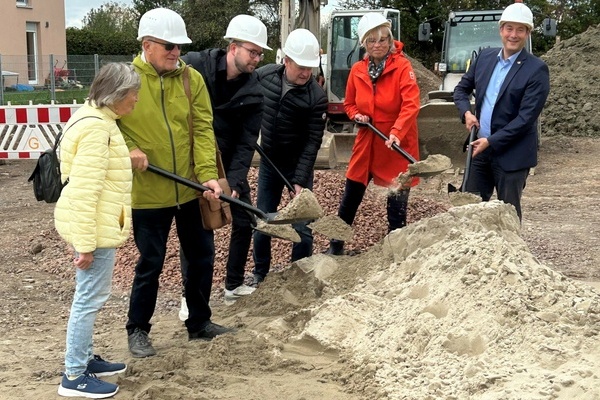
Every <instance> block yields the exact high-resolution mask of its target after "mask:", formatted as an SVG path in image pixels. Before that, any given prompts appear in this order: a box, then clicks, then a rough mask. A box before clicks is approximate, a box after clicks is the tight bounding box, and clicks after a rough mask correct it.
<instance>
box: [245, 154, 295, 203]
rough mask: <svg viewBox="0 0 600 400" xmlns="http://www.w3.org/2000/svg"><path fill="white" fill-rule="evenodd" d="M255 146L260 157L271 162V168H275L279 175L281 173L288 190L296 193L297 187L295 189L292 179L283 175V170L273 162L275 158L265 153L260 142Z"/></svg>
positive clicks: (280, 175) (268, 162)
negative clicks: (272, 158)
mask: <svg viewBox="0 0 600 400" xmlns="http://www.w3.org/2000/svg"><path fill="white" fill-rule="evenodd" d="M254 148H255V149H256V151H258V154H260V158H261V159H263V160H265V161H266V163H267V164H269V165H270V166H271V168H273V170H274V171H275V172H276V173H277V175H279V177H280V178H281V179H282V180H283V183H284V184H285V186H286V187H287V188H288V190H289V191H290V192H292V193H296V189H294V185H292V184H291V183H290V181H288V179H287V178H286V177H285V175H283V173H282V172H281V170H280V169H279V168H277V167H276V166H275V163H274V162H273V160H271V159H270V158H269V157H268V156H267V155H266V154H265V150H264V149H263V148H262V147H261V146H260V144H258V143H256V144H255V145H254Z"/></svg>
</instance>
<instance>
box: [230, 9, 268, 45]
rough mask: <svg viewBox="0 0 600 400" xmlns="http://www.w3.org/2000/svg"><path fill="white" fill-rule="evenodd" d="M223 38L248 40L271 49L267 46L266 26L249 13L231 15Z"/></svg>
mask: <svg viewBox="0 0 600 400" xmlns="http://www.w3.org/2000/svg"><path fill="white" fill-rule="evenodd" d="M223 39H227V40H240V41H242V42H250V43H254V44H255V45H257V46H260V47H262V48H263V49H267V50H271V48H270V47H269V46H267V27H266V26H265V24H263V23H262V21H261V20H260V19H258V18H256V17H253V16H251V15H245V14H240V15H236V16H235V17H233V18H232V19H231V21H229V25H228V26H227V32H225V36H223Z"/></svg>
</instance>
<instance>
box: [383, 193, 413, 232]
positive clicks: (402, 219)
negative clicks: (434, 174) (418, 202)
mask: <svg viewBox="0 0 600 400" xmlns="http://www.w3.org/2000/svg"><path fill="white" fill-rule="evenodd" d="M409 193H410V189H402V190H400V191H399V192H397V193H394V194H392V195H390V196H388V198H387V218H388V233H390V232H391V231H393V230H395V229H400V228H404V227H405V226H406V209H407V208H408V195H409Z"/></svg>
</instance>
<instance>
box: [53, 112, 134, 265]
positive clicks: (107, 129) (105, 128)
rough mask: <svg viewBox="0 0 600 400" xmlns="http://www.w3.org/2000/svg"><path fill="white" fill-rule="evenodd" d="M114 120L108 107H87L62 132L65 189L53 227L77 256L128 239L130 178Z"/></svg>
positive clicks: (120, 137) (125, 156)
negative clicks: (71, 246) (73, 249)
mask: <svg viewBox="0 0 600 400" xmlns="http://www.w3.org/2000/svg"><path fill="white" fill-rule="evenodd" d="M117 118H118V115H117V114H115V113H114V112H112V111H111V110H110V109H109V108H107V107H103V108H97V107H95V106H93V105H89V104H87V103H86V104H85V105H83V106H82V107H81V108H79V109H78V110H77V111H76V112H75V114H73V116H71V118H70V119H69V122H67V124H66V125H65V128H64V130H63V132H65V133H64V137H63V138H62V141H61V142H60V145H59V156H60V160H61V161H60V168H61V174H62V180H63V182H64V181H66V180H67V178H68V179H69V183H68V184H67V186H65V187H64V188H63V190H62V193H61V195H60V198H59V199H58V202H57V203H56V208H55V209H54V225H55V226H56V230H57V231H58V233H59V234H60V236H61V237H62V238H63V239H64V240H66V241H67V242H68V243H70V244H72V245H73V247H74V248H75V250H76V251H77V252H79V253H90V252H92V251H94V250H96V249H97V248H115V247H117V246H119V245H121V244H123V242H125V240H127V238H128V236H129V230H130V227H131V187H132V179H133V175H132V172H131V160H130V159H129V150H128V149H127V145H126V144H125V140H124V139H123V136H122V135H121V131H120V130H119V128H118V127H117V123H116V119H117ZM71 126H72V127H71Z"/></svg>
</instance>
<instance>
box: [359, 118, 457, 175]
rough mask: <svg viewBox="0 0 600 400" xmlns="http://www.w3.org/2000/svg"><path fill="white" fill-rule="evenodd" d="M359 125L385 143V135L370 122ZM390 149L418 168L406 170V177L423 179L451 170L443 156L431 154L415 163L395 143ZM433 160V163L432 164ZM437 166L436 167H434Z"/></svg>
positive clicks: (448, 160) (447, 159)
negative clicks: (365, 127)
mask: <svg viewBox="0 0 600 400" xmlns="http://www.w3.org/2000/svg"><path fill="white" fill-rule="evenodd" d="M359 124H362V125H366V126H368V127H369V128H370V129H371V130H372V131H373V132H375V133H376V134H377V136H379V137H380V138H381V139H383V140H384V141H387V140H388V139H389V137H387V136H386V135H385V133H383V132H381V131H380V130H379V129H377V128H376V127H375V126H373V124H371V123H370V122H359ZM392 149H393V150H395V151H396V152H398V153H400V154H401V155H402V156H403V157H404V158H406V159H407V160H408V162H409V163H410V164H415V165H417V166H419V168H410V167H409V170H408V174H407V175H408V176H409V177H411V176H419V177H423V178H427V177H431V176H435V175H439V174H441V173H442V172H444V171H446V170H448V169H449V168H452V163H451V162H450V159H449V158H448V157H445V156H441V155H436V154H432V155H430V156H429V157H428V158H426V159H425V160H423V161H417V160H416V159H415V158H414V157H413V156H412V155H410V153H408V152H407V151H406V150H404V149H403V148H402V147H400V146H398V145H397V144H396V143H392ZM430 158H431V159H430ZM434 159H435V163H434ZM436 164H437V165H436Z"/></svg>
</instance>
